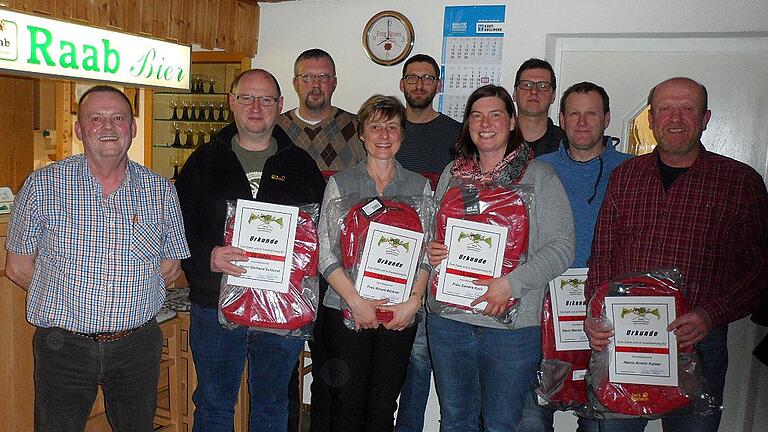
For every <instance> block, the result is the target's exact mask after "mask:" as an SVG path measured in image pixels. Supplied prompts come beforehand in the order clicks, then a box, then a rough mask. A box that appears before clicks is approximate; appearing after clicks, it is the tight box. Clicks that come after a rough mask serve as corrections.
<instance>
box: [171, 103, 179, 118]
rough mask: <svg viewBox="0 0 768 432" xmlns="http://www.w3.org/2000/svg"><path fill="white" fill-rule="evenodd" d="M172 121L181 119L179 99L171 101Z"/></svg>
mask: <svg viewBox="0 0 768 432" xmlns="http://www.w3.org/2000/svg"><path fill="white" fill-rule="evenodd" d="M171 110H172V113H171V120H178V119H179V101H178V100H177V99H173V100H171Z"/></svg>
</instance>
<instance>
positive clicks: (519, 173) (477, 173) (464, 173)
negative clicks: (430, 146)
mask: <svg viewBox="0 0 768 432" xmlns="http://www.w3.org/2000/svg"><path fill="white" fill-rule="evenodd" d="M531 159H533V152H532V151H531V146H530V145H529V144H528V143H527V142H523V143H522V144H521V145H520V146H519V147H518V148H517V149H515V150H513V151H512V152H510V153H509V154H508V155H506V156H504V158H503V159H502V160H501V161H500V162H499V163H497V164H496V166H495V167H494V168H493V169H492V170H490V171H488V172H485V173H484V172H482V171H481V170H480V163H479V162H478V160H477V158H474V157H472V158H466V157H463V156H459V157H457V158H456V160H455V161H454V162H453V167H451V174H452V175H453V176H454V177H460V178H464V179H469V180H479V181H483V182H485V181H494V182H498V183H499V184H517V183H520V180H521V179H522V178H523V175H524V174H525V169H526V168H528V161H529V160H531Z"/></svg>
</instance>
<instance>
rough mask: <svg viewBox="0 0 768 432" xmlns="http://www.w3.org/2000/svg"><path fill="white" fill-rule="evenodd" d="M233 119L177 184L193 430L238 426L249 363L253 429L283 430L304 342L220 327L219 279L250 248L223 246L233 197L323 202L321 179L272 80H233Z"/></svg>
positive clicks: (253, 73) (255, 73) (261, 73)
mask: <svg viewBox="0 0 768 432" xmlns="http://www.w3.org/2000/svg"><path fill="white" fill-rule="evenodd" d="M230 93H231V94H230V95H229V106H230V108H231V110H232V112H233V114H234V116H235V122H234V123H232V124H230V125H228V126H226V127H225V128H224V129H222V130H221V131H220V132H219V133H218V134H217V135H215V136H214V137H213V139H212V140H211V142H210V143H206V144H205V145H203V146H200V147H199V148H198V149H197V150H195V152H194V153H192V155H191V156H190V157H189V159H188V160H187V162H186V164H185V165H184V168H183V169H182V170H181V172H180V173H179V178H178V179H177V180H176V190H177V192H178V195H179V202H180V204H181V210H182V214H183V216H184V227H185V231H186V235H187V242H188V243H189V245H190V246H189V248H190V251H191V257H190V258H188V259H186V260H184V261H183V263H182V268H183V269H184V272H185V273H186V276H187V280H188V281H189V288H190V291H189V298H190V300H191V302H192V309H191V311H190V318H191V325H190V345H191V348H192V357H193V359H194V361H195V369H196V371H197V383H198V384H197V388H196V389H195V392H194V394H193V395H192V399H193V401H194V402H195V422H194V429H193V430H194V431H205V432H216V431H231V430H232V429H233V416H234V406H235V401H236V400H237V394H238V390H239V388H240V378H241V375H242V373H243V368H244V365H245V359H246V358H248V365H249V371H248V381H249V386H250V396H251V399H250V401H251V403H250V406H251V410H250V413H251V415H250V417H251V418H250V422H249V423H250V430H252V431H262V430H286V427H287V426H286V425H287V417H288V410H287V406H288V381H289V378H290V376H291V372H292V371H293V369H294V365H295V364H296V360H297V359H298V356H299V353H300V352H301V350H302V349H303V347H304V341H302V340H299V339H291V338H287V337H283V336H279V335H276V334H273V333H265V332H259V331H255V330H253V329H248V328H246V327H239V328H236V329H234V330H232V331H228V330H225V329H224V328H222V327H221V325H219V321H218V311H217V306H218V299H219V287H220V283H221V278H222V274H228V275H235V276H239V275H241V274H242V273H243V272H244V269H243V268H242V267H240V266H238V265H237V263H238V262H239V261H247V260H248V258H247V256H246V254H245V251H244V250H242V249H240V248H237V247H233V246H221V244H222V242H223V239H224V225H225V224H224V222H225V218H226V208H227V205H226V203H227V201H228V200H236V199H250V200H254V199H255V200H257V201H262V202H269V203H274V204H285V205H298V204H302V203H318V202H320V201H321V200H322V198H323V190H324V188H325V180H324V179H323V176H322V174H321V173H320V170H319V169H318V168H317V164H315V162H314V161H313V160H312V158H311V157H310V156H309V154H307V152H306V151H304V150H302V149H301V148H299V147H297V146H296V145H294V144H293V142H292V141H291V140H290V138H289V137H288V135H286V133H285V132H284V131H283V130H282V129H281V128H279V127H275V123H276V121H277V117H278V116H279V115H280V110H281V109H282V106H283V98H282V96H281V94H280V87H279V85H278V83H277V80H276V79H275V77H274V76H273V75H272V74H270V73H269V72H267V71H265V70H261V69H254V70H249V71H245V72H243V73H242V74H240V75H239V76H237V77H236V78H235V80H234V82H233V83H232V88H231V91H230Z"/></svg>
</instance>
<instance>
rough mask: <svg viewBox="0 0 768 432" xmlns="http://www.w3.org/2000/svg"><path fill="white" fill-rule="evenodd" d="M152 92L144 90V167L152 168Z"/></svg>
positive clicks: (153, 116) (153, 115)
mask: <svg viewBox="0 0 768 432" xmlns="http://www.w3.org/2000/svg"><path fill="white" fill-rule="evenodd" d="M153 99H154V92H153V91H152V90H150V89H145V90H144V101H143V103H144V166H145V167H147V168H150V169H151V168H152V159H153V158H152V144H153V143H152V126H153V123H154V122H153V121H152V119H153V118H155V114H154V111H153V110H154V101H153Z"/></svg>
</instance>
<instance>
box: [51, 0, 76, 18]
mask: <svg viewBox="0 0 768 432" xmlns="http://www.w3.org/2000/svg"><path fill="white" fill-rule="evenodd" d="M49 3H50V4H51V9H52V12H51V15H52V16H54V17H56V18H59V19H62V20H69V19H70V18H72V9H74V7H75V2H74V0H50V1H49Z"/></svg>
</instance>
